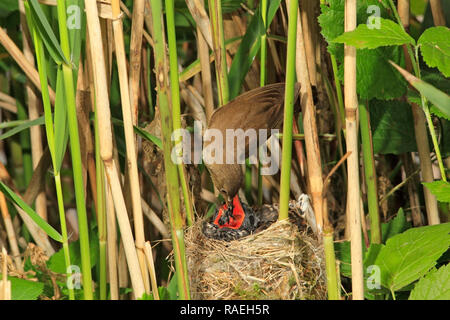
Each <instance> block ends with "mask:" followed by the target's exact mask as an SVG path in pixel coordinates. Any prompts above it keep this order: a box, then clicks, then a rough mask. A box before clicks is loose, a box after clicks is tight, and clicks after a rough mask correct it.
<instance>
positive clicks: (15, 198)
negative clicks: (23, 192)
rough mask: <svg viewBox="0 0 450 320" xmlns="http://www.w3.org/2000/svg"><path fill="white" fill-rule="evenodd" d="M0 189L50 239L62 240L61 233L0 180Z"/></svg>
mask: <svg viewBox="0 0 450 320" xmlns="http://www.w3.org/2000/svg"><path fill="white" fill-rule="evenodd" d="M0 191H1V192H3V193H4V194H5V196H6V197H7V198H8V199H9V200H11V201H12V202H14V203H15V204H16V205H18V206H19V207H20V208H21V209H22V210H23V211H25V213H26V214H28V215H29V216H30V218H31V219H32V220H33V221H34V222H35V223H36V224H37V225H38V226H39V227H40V228H41V229H42V230H43V231H44V232H45V233H46V234H47V235H48V236H49V237H51V238H52V239H54V240H56V241H59V242H62V236H61V234H60V233H59V232H58V231H56V230H55V229H54V228H53V227H52V226H51V225H49V224H48V223H47V222H46V221H45V220H44V219H42V218H41V217H40V216H39V215H38V214H37V213H36V212H35V211H34V210H33V208H31V207H30V206H29V205H28V204H27V203H26V202H25V201H23V200H22V198H21V197H19V196H18V195H17V194H15V193H14V191H12V190H11V189H10V188H9V187H8V186H7V185H6V184H4V183H3V182H1V181H0Z"/></svg>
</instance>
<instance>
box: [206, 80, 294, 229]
mask: <svg viewBox="0 0 450 320" xmlns="http://www.w3.org/2000/svg"><path fill="white" fill-rule="evenodd" d="M299 91H300V84H299V83H297V84H296V85H295V91H294V92H295V97H294V103H295V101H296V100H297V98H298V93H299ZM284 92H285V84H284V83H275V84H269V85H266V86H264V87H259V88H256V89H253V90H250V91H248V92H246V93H244V94H242V95H240V96H238V97H237V98H235V99H233V100H232V101H230V102H229V103H227V104H226V105H224V106H222V107H220V108H219V109H217V110H216V111H215V112H214V113H213V114H212V116H211V119H210V121H209V124H208V129H209V130H208V131H209V132H215V133H217V132H220V133H221V136H222V138H223V140H222V145H221V146H222V148H223V150H222V155H223V157H222V159H219V162H218V163H214V162H213V160H212V157H214V156H217V155H216V154H214V153H211V152H210V151H211V149H210V148H208V146H210V144H212V143H217V142H216V141H215V140H213V139H210V140H208V139H205V142H204V149H203V159H204V163H205V165H206V167H207V168H208V170H209V172H210V174H211V178H212V180H213V183H214V186H215V187H216V188H217V189H218V190H219V192H220V193H221V194H222V196H223V198H224V199H225V204H224V205H223V206H222V207H221V208H220V209H219V215H218V217H217V219H216V221H217V223H218V225H219V227H228V228H231V229H238V228H239V227H240V226H241V225H242V223H243V221H244V219H245V212H244V210H243V209H242V205H241V204H240V201H239V197H238V196H237V193H238V191H239V188H240V187H241V185H242V181H243V177H244V174H243V172H242V167H241V164H239V163H238V161H237V159H243V158H246V157H248V155H249V146H251V145H252V143H255V142H256V141H253V140H254V136H253V137H252V136H251V135H247V136H246V138H245V143H243V144H241V145H238V144H236V143H234V142H235V140H231V139H235V136H234V135H227V130H230V129H231V130H239V129H242V130H243V131H241V132H244V133H245V132H247V130H249V129H254V130H256V132H257V134H256V137H258V136H259V134H258V133H259V130H261V129H266V130H267V139H269V138H270V134H271V129H276V128H279V127H280V126H281V123H282V121H283V114H284V112H283V111H284ZM211 130H213V131H211ZM217 130H218V131H217ZM208 131H207V132H208ZM206 135H208V134H206ZM215 136H216V135H215ZM265 142H266V140H265V141H257V146H260V145H262V144H263V143H265ZM227 146H228V148H229V146H232V148H233V149H231V150H227ZM206 151H208V152H206ZM227 152H233V154H234V157H233V161H232V163H226V161H225V160H226V159H225V158H226V154H227ZM219 158H220V157H219ZM220 160H222V161H220ZM222 213H223V214H222Z"/></svg>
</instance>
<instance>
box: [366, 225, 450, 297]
mask: <svg viewBox="0 0 450 320" xmlns="http://www.w3.org/2000/svg"><path fill="white" fill-rule="evenodd" d="M449 232H450V223H445V224H440V225H434V226H427V227H420V228H412V229H409V230H407V231H405V232H404V233H401V234H398V235H395V236H394V237H392V238H390V239H388V241H387V242H386V245H385V246H383V248H382V249H381V250H380V253H379V254H378V256H377V259H376V261H375V264H376V265H378V266H379V267H380V270H381V285H382V286H383V287H385V288H387V289H389V290H390V291H391V292H394V291H398V290H400V289H402V288H403V287H405V286H407V285H409V284H411V283H412V282H414V281H416V280H418V279H419V278H420V277H422V276H423V275H425V274H426V273H427V272H428V271H429V270H430V269H431V268H432V267H433V266H434V265H435V264H436V260H437V259H438V258H439V257H440V256H441V255H442V254H443V253H444V252H445V251H446V250H447V249H448V247H449V245H450V235H449Z"/></svg>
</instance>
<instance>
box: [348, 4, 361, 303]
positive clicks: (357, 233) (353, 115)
mask: <svg viewBox="0 0 450 320" xmlns="http://www.w3.org/2000/svg"><path fill="white" fill-rule="evenodd" d="M355 28H356V0H346V1H345V31H346V32H348V31H352V30H354V29H355ZM344 85H345V87H344V99H345V100H344V101H345V128H346V144H347V151H350V152H352V153H351V155H350V156H349V157H348V160H347V172H348V187H347V192H348V194H347V205H348V212H347V213H348V217H347V219H348V220H349V225H350V240H351V261H352V299H353V300H363V299H364V279H363V264H362V263H363V261H362V242H361V241H362V239H361V215H360V206H359V157H358V155H359V152H358V122H357V110H358V97H357V94H356V48H355V47H352V46H348V45H345V46H344Z"/></svg>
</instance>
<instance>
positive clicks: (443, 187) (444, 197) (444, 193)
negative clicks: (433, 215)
mask: <svg viewBox="0 0 450 320" xmlns="http://www.w3.org/2000/svg"><path fill="white" fill-rule="evenodd" d="M422 184H423V185H424V186H425V187H427V189H428V190H430V192H431V193H432V194H434V195H435V196H436V199H437V200H438V201H440V202H447V203H450V183H448V182H447V181H442V180H439V181H433V182H422Z"/></svg>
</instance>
